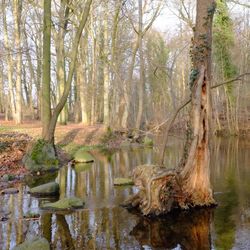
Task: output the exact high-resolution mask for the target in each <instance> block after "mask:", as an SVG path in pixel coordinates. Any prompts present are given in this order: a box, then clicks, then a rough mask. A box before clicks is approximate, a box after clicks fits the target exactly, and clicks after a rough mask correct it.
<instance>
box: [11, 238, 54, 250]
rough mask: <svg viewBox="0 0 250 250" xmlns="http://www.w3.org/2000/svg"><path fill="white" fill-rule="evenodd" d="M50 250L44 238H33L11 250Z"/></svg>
mask: <svg viewBox="0 0 250 250" xmlns="http://www.w3.org/2000/svg"><path fill="white" fill-rule="evenodd" d="M34 249H35V250H38V249H39V250H50V245H49V242H48V241H47V240H46V239H45V238H34V239H32V240H27V241H24V242H23V243H22V244H20V245H17V246H15V247H14V248H13V250H34Z"/></svg>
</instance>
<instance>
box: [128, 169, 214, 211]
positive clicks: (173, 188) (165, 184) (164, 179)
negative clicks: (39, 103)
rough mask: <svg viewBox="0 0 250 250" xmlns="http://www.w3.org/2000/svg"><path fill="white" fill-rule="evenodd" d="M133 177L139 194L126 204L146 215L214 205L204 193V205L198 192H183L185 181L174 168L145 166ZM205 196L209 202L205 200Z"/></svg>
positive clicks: (129, 199) (184, 190) (130, 198)
mask: <svg viewBox="0 0 250 250" xmlns="http://www.w3.org/2000/svg"><path fill="white" fill-rule="evenodd" d="M133 178H134V182H135V186H136V187H137V188H138V189H139V192H138V193H137V194H135V195H133V196H131V197H129V198H128V199H127V200H126V201H125V203H124V204H123V205H124V206H125V207H128V208H138V209H139V210H140V211H141V212H142V213H143V215H160V214H166V213H168V212H170V211H171V210H173V209H177V208H180V209H188V208H191V207H195V206H211V205H215V202H214V200H213V199H211V198H210V197H211V196H210V195H207V194H204V193H203V199H202V203H201V199H200V196H201V194H200V193H199V190H197V191H194V190H192V193H190V192H187V191H186V189H184V187H185V185H184V184H185V181H184V180H182V179H181V175H180V174H179V173H178V172H177V171H176V170H174V169H167V168H164V167H160V166H155V165H142V166H138V167H136V169H135V170H134V172H133ZM206 196H207V199H204V197H206ZM196 198H197V199H196Z"/></svg>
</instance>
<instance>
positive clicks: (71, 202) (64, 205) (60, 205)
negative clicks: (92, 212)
mask: <svg viewBox="0 0 250 250" xmlns="http://www.w3.org/2000/svg"><path fill="white" fill-rule="evenodd" d="M83 206H84V202H83V200H82V199H80V198H77V197H70V198H63V199H61V200H59V201H56V202H51V203H45V204H43V205H42V207H41V208H42V209H48V210H55V211H65V210H73V209H79V208H83Z"/></svg>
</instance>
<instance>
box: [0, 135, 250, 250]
mask: <svg viewBox="0 0 250 250" xmlns="http://www.w3.org/2000/svg"><path fill="white" fill-rule="evenodd" d="M171 142H172V143H171V145H169V147H168V152H167V157H166V164H168V166H171V167H173V166H175V165H176V164H177V163H178V161H179V158H180V156H181V148H182V146H183V145H182V144H183V143H182V141H178V140H171ZM93 154H94V156H95V158H96V162H95V163H94V164H92V165H91V166H89V167H87V168H86V169H85V170H84V171H79V169H74V168H71V167H70V166H68V167H64V168H62V169H61V170H60V172H59V173H58V175H57V176H52V177H51V179H53V178H56V181H57V182H58V183H59V184H60V189H61V194H60V198H63V197H68V196H72V195H74V196H77V197H80V198H83V199H84V200H85V202H86V204H85V208H84V209H82V210H78V211H75V212H73V213H71V214H50V213H45V212H41V211H40V210H39V206H40V204H41V203H43V202H44V201H45V200H44V199H37V198H34V197H31V196H30V195H29V194H27V190H28V187H27V186H25V185H20V186H19V190H20V192H19V193H18V194H15V195H3V196H1V197H0V213H2V214H3V213H4V214H5V215H6V216H7V217H9V220H7V221H5V222H0V249H4V250H5V249H12V248H13V247H14V246H15V245H16V244H17V243H20V242H23V241H24V240H25V239H29V238H32V237H33V236H36V235H38V236H44V237H46V238H47V239H48V240H49V241H50V242H51V246H52V249H225V250H228V249H250V238H249V235H250V182H249V180H250V165H249V163H250V143H249V142H247V141H243V140H241V141H239V140H235V139H234V140H222V139H219V140H216V142H215V143H214V144H213V150H212V155H211V181H212V184H213V187H214V191H215V198H216V200H217V202H218V204H219V206H218V207H217V208H216V209H201V210H197V211H193V212H183V213H179V214H171V215H169V216H167V217H165V218H161V219H154V220H153V219H149V218H144V217H141V216H139V215H137V214H132V213H129V212H128V211H127V210H126V209H124V208H122V207H120V206H119V204H121V203H122V202H123V201H124V200H125V199H126V198H127V197H128V196H129V195H130V194H132V193H134V192H135V191H136V190H135V189H134V188H133V187H129V188H128V187H114V186H113V180H114V178H115V177H127V176H128V175H129V174H128V173H130V172H131V170H132V169H133V168H134V166H136V165H139V164H145V163H148V164H149V163H154V162H155V161H156V158H157V154H156V153H155V151H153V150H152V149H142V148H134V149H123V150H120V151H117V152H115V153H112V154H110V153H105V152H99V151H95V152H93ZM82 170H83V169H82ZM33 182H34V183H35V180H33ZM34 183H33V185H34ZM29 185H32V182H29ZM28 211H32V212H39V213H41V217H40V219H38V220H27V219H26V220H25V219H23V215H24V214H26V213H27V212H28ZM37 250H38V249H37Z"/></svg>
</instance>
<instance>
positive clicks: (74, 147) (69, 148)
mask: <svg viewBox="0 0 250 250" xmlns="http://www.w3.org/2000/svg"><path fill="white" fill-rule="evenodd" d="M57 146H59V147H61V148H62V149H63V150H65V151H66V153H68V154H69V155H70V156H72V157H73V156H74V155H75V153H76V152H77V151H78V150H79V149H80V148H81V149H82V150H85V151H91V150H94V149H101V148H103V145H100V144H99V145H90V146H86V145H79V144H76V143H73V142H72V143H69V144H66V145H57Z"/></svg>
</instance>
